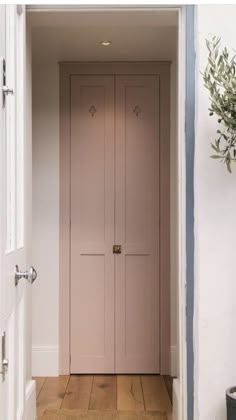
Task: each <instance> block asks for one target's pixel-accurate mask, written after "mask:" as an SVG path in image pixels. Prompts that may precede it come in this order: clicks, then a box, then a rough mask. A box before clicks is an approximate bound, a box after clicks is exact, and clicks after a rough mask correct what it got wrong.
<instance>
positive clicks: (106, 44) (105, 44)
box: [100, 41, 112, 47]
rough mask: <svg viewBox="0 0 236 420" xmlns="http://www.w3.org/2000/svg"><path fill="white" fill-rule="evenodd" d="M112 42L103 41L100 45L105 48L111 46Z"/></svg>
mask: <svg viewBox="0 0 236 420" xmlns="http://www.w3.org/2000/svg"><path fill="white" fill-rule="evenodd" d="M111 43H112V42H111V41H101V42H100V44H101V45H103V46H104V47H107V46H108V45H111Z"/></svg>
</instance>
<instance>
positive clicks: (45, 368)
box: [32, 346, 59, 376]
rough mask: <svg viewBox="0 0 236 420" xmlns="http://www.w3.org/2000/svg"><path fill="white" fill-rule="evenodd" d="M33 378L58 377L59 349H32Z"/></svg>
mask: <svg viewBox="0 0 236 420" xmlns="http://www.w3.org/2000/svg"><path fill="white" fill-rule="evenodd" d="M32 374H33V376H58V375H59V349H58V347H56V346H50V347H49V346H48V347H33V348H32Z"/></svg>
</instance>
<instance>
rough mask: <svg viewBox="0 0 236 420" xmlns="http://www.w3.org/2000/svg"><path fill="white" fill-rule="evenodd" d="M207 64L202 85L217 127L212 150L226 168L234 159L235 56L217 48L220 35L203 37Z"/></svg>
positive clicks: (235, 121) (235, 127)
mask: <svg viewBox="0 0 236 420" xmlns="http://www.w3.org/2000/svg"><path fill="white" fill-rule="evenodd" d="M206 46H207V49H208V64H207V66H206V68H205V71H204V73H203V79H204V83H205V86H206V88H207V89H208V91H209V93H210V101H211V105H210V108H209V112H210V115H211V116H212V115H216V116H217V117H218V122H219V124H220V128H219V129H218V130H217V138H216V139H215V140H214V142H213V143H211V147H212V148H213V150H214V152H215V154H214V155H212V156H211V157H212V158H213V159H221V161H223V162H224V163H225V164H226V166H227V169H228V171H229V172H231V171H232V168H231V164H232V162H233V161H236V60H235V55H233V56H230V53H229V51H228V49H227V48H226V47H224V48H221V39H220V38H217V37H213V39H212V41H209V40H206Z"/></svg>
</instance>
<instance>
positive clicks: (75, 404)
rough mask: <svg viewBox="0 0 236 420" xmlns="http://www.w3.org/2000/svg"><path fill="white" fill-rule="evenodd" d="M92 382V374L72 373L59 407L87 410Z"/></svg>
mask: <svg viewBox="0 0 236 420" xmlns="http://www.w3.org/2000/svg"><path fill="white" fill-rule="evenodd" d="M92 384H93V376H92V375H72V376H71V377H70V380H69V383H68V386H67V389H66V393H65V396H64V399H63V402H62V406H61V407H62V408H68V409H81V410H88V408H89V401H90V395H91V391H92Z"/></svg>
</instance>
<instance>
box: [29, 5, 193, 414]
mask: <svg viewBox="0 0 236 420" xmlns="http://www.w3.org/2000/svg"><path fill="white" fill-rule="evenodd" d="M27 8H28V10H30V11H35V12H43V11H45V12H48V11H49V10H50V11H54V12H57V11H58V12H63V11H65V12H66V11H72V10H75V11H77V12H78V11H79V10H80V9H82V10H89V11H92V10H97V9H102V10H104V11H105V10H106V11H109V10H114V9H118V10H122V9H123V10H127V9H132V10H140V9H142V10H143V11H145V10H152V9H153V10H155V11H156V10H158V9H161V10H163V9H167V10H175V11H178V14H179V43H178V63H177V68H178V100H177V102H178V116H177V117H178V118H177V119H178V221H179V223H178V243H179V252H178V318H179V319H178V327H179V330H178V341H179V343H178V345H179V355H178V356H179V357H178V362H179V378H178V379H177V380H176V381H175V384H174V389H175V394H176V401H174V405H175V404H176V408H175V407H174V418H175V419H177V418H178V420H187V362H186V360H187V343H186V155H185V150H186V149H185V91H186V89H185V85H186V80H185V76H186V71H185V70H186V61H185V58H186V53H185V52H186V46H185V40H186V39H185V38H186V37H185V34H186V6H174V7H173V6H166V5H164V6H163V5H162V6H161V5H156V6H155V5H152V6H150V7H147V6H140V7H139V6H137V5H136V6H125V5H121V6H120V7H117V6H115V7H112V6H111V5H109V4H108V5H105V6H100V7H99V6H94V5H91V6H88V5H81V6H79V5H70V6H63V5H61V6H60V5H58V6H52V5H30V6H27ZM174 400H175V398H174Z"/></svg>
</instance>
